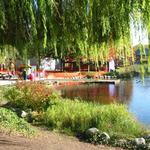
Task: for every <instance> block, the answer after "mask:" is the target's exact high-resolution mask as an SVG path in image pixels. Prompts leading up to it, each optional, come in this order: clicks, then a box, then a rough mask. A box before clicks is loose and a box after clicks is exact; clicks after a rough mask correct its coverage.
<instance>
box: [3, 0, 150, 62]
mask: <svg viewBox="0 0 150 150" xmlns="http://www.w3.org/2000/svg"><path fill="white" fill-rule="evenodd" d="M149 6H150V0H142V1H131V0H113V1H112V0H105V1H102V0H94V1H92V0H82V1H80V0H72V1H70V0H24V1H20V0H10V1H6V0H1V1H0V35H1V37H0V45H7V44H8V45H12V46H13V47H16V48H17V50H18V51H19V53H20V54H21V55H22V56H23V55H25V54H26V55H27V56H28V55H31V53H33V52H34V54H35V55H36V56H39V57H40V56H45V55H46V54H49V55H52V56H53V57H59V58H63V59H64V58H65V57H73V58H76V59H77V60H79V59H80V58H88V59H89V58H90V59H93V60H94V61H95V62H98V60H101V61H104V60H107V59H108V57H109V54H110V49H114V50H115V52H116V55H117V56H123V57H126V58H127V57H128V56H131V55H132V54H131V51H130V48H131V41H130V22H131V20H132V21H133V20H134V24H135V25H138V24H139V23H140V22H142V23H143V27H145V28H147V29H148V32H149V31H150V21H149V20H150V11H149V8H150V7H149ZM70 14H71V15H70ZM26 51H27V52H26ZM9 52H10V50H9ZM28 57H29V56H28ZM126 58H125V59H126Z"/></svg>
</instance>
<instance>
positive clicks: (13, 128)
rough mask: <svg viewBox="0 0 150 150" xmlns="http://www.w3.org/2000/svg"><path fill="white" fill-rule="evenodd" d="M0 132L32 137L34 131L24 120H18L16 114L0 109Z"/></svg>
mask: <svg viewBox="0 0 150 150" xmlns="http://www.w3.org/2000/svg"><path fill="white" fill-rule="evenodd" d="M0 132H5V133H9V134H10V133H14V134H21V135H24V136H32V135H34V134H35V133H36V130H35V129H33V128H32V127H31V125H30V124H29V123H27V122H26V121H25V120H23V119H21V118H19V117H18V116H17V115H16V113H14V112H12V111H11V110H8V109H6V108H1V107H0Z"/></svg>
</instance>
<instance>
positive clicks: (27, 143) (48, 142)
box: [0, 131, 122, 150]
mask: <svg viewBox="0 0 150 150" xmlns="http://www.w3.org/2000/svg"><path fill="white" fill-rule="evenodd" d="M0 150H122V149H121V148H111V147H107V146H103V145H98V146H95V145H92V144H88V143H84V142H80V141H79V140H78V139H76V138H74V137H70V136H65V135H60V134H56V133H53V132H45V131H44V132H43V131H42V134H40V135H39V136H38V137H36V138H32V139H29V138H24V137H19V136H13V135H11V136H10V135H6V134H2V133H0Z"/></svg>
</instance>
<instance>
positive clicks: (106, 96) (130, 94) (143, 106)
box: [59, 78, 150, 126]
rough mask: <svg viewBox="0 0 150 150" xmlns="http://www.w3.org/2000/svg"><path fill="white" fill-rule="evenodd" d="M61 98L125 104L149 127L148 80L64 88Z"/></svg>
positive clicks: (149, 93)
mask: <svg viewBox="0 0 150 150" xmlns="http://www.w3.org/2000/svg"><path fill="white" fill-rule="evenodd" d="M59 90H61V93H62V96H63V97H68V98H71V99H74V98H80V99H82V100H86V101H92V102H98V103H103V104H110V103H113V102H117V103H124V104H127V106H128V109H129V111H130V112H132V113H134V114H135V116H136V117H137V119H138V120H140V121H141V122H143V123H145V124H146V125H149V126H150V117H149V115H150V78H145V82H144V84H143V83H142V82H141V81H140V79H139V78H135V79H134V80H128V81H122V82H121V83H120V84H119V85H114V84H91V83H90V84H81V85H78V86H64V87H63V88H61V89H59Z"/></svg>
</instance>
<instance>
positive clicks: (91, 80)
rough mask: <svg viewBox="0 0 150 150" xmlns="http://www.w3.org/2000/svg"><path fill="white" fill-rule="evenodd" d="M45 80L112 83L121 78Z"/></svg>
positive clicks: (54, 80) (54, 81) (47, 80)
mask: <svg viewBox="0 0 150 150" xmlns="http://www.w3.org/2000/svg"><path fill="white" fill-rule="evenodd" d="M44 82H47V83H48V82H51V83H58V84H59V83H65V82H79V83H108V84H109V83H111V84H116V85H117V84H119V83H120V79H46V80H44Z"/></svg>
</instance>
